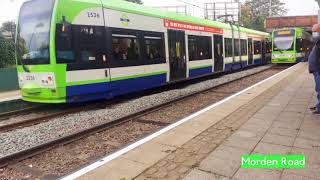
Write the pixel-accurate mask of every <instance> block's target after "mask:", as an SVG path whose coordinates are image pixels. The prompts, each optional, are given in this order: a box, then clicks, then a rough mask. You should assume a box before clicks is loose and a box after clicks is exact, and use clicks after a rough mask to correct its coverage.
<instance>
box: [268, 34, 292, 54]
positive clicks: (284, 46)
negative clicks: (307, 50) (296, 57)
mask: <svg viewBox="0 0 320 180" xmlns="http://www.w3.org/2000/svg"><path fill="white" fill-rule="evenodd" d="M294 33H295V32H294V30H291V31H290V30H287V31H277V32H275V33H274V39H273V42H274V45H273V50H274V51H292V50H293V44H294V43H293V42H294Z"/></svg>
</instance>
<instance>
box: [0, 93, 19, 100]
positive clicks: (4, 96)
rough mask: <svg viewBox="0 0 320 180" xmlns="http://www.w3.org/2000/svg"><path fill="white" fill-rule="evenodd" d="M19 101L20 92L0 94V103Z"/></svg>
mask: <svg viewBox="0 0 320 180" xmlns="http://www.w3.org/2000/svg"><path fill="white" fill-rule="evenodd" d="M18 99H21V95H20V91H8V92H0V103H2V102H6V101H12V100H18Z"/></svg>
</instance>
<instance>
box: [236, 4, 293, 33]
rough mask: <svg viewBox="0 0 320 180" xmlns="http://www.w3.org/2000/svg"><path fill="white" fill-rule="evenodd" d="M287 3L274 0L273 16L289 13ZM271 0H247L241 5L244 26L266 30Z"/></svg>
mask: <svg viewBox="0 0 320 180" xmlns="http://www.w3.org/2000/svg"><path fill="white" fill-rule="evenodd" d="M284 5H285V3H283V2H281V1H280V0H272V6H271V9H272V11H271V12H272V16H283V15H285V14H286V13H287V11H288V10H287V9H286V8H285V7H284ZM269 9H270V0H246V1H245V3H244V4H243V5H242V6H241V22H242V24H243V26H244V27H248V28H251V29H257V30H261V31H264V30H265V29H264V21H265V19H266V17H268V16H269Z"/></svg>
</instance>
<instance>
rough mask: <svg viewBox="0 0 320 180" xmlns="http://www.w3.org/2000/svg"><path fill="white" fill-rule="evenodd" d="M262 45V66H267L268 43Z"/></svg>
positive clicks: (263, 42) (264, 42)
mask: <svg viewBox="0 0 320 180" xmlns="http://www.w3.org/2000/svg"><path fill="white" fill-rule="evenodd" d="M261 45H262V50H261V59H262V64H266V63H267V61H266V52H267V47H266V41H262V42H261Z"/></svg>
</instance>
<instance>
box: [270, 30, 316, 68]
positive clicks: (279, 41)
mask: <svg viewBox="0 0 320 180" xmlns="http://www.w3.org/2000/svg"><path fill="white" fill-rule="evenodd" d="M311 45H312V35H311V34H309V33H308V32H305V31H304V30H303V29H301V28H291V29H279V30H274V31H273V33H272V63H274V64H280V63H298V62H301V61H304V60H305V58H306V56H307V54H308V51H309V50H310V46H311Z"/></svg>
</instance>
